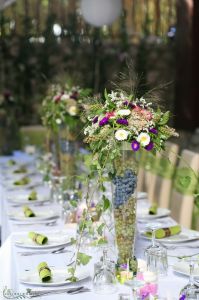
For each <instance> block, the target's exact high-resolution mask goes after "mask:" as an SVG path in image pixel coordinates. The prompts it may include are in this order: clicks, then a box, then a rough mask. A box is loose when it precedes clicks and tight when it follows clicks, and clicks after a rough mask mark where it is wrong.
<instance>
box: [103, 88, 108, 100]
mask: <svg viewBox="0 0 199 300" xmlns="http://www.w3.org/2000/svg"><path fill="white" fill-rule="evenodd" d="M104 97H105V99H106V100H107V101H108V93H107V90H106V89H105V90H104Z"/></svg>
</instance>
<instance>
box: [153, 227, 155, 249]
mask: <svg viewBox="0 0 199 300" xmlns="http://www.w3.org/2000/svg"><path fill="white" fill-rule="evenodd" d="M152 246H153V247H155V229H152Z"/></svg>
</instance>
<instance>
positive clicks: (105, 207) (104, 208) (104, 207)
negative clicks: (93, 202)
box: [102, 195, 111, 211]
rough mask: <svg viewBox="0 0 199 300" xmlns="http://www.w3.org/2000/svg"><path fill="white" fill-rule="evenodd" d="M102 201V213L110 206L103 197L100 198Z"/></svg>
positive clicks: (107, 200)
mask: <svg viewBox="0 0 199 300" xmlns="http://www.w3.org/2000/svg"><path fill="white" fill-rule="evenodd" d="M102 201H103V211H106V210H107V209H108V208H109V207H110V205H111V204H110V201H109V199H108V198H107V197H106V196H105V195H103V196H102Z"/></svg>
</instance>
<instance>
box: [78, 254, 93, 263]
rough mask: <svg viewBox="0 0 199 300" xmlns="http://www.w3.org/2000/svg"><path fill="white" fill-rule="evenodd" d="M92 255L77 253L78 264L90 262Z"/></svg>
mask: <svg viewBox="0 0 199 300" xmlns="http://www.w3.org/2000/svg"><path fill="white" fill-rule="evenodd" d="M91 258H92V256H89V255H87V254H85V253H82V252H78V253H77V263H78V265H83V266H85V265H87V264H88V263H89V261H90V260H91Z"/></svg>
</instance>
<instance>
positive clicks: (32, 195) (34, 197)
mask: <svg viewBox="0 0 199 300" xmlns="http://www.w3.org/2000/svg"><path fill="white" fill-rule="evenodd" d="M28 200H30V201H32V200H37V192H36V191H32V192H31V193H30V194H29V196H28Z"/></svg>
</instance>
